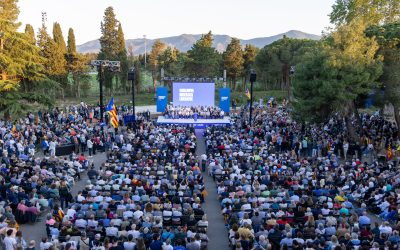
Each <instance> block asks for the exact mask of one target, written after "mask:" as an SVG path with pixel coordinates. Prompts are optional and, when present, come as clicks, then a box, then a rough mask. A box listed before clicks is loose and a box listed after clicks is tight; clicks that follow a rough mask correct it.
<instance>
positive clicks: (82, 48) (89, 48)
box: [77, 30, 321, 55]
mask: <svg viewBox="0 0 400 250" xmlns="http://www.w3.org/2000/svg"><path fill="white" fill-rule="evenodd" d="M283 36H287V37H289V38H296V39H312V40H319V39H320V38H321V37H320V36H318V35H313V34H308V33H305V32H302V31H298V30H290V31H288V32H285V33H282V34H278V35H274V36H269V37H258V38H253V39H248V40H244V39H240V42H241V44H242V45H243V46H244V45H246V44H252V45H254V46H256V47H258V48H262V47H264V46H265V45H268V44H271V43H273V42H275V41H277V40H279V39H281V38H282V37H283ZM200 38H201V35H200V34H198V35H191V34H182V35H179V36H171V37H164V38H159V39H160V40H161V41H162V42H163V43H165V44H167V45H168V46H170V47H173V48H176V49H178V50H180V51H182V52H186V51H188V50H190V48H191V47H192V45H193V44H194V43H195V42H196V41H197V40H198V39H200ZM231 39H232V37H230V36H228V35H214V42H213V46H214V47H215V48H216V49H217V50H218V51H219V52H223V51H225V49H226V47H227V45H228V44H229V43H230V41H231ZM156 40H157V39H146V48H147V52H149V51H150V50H151V46H152V45H153V43H154V41H156ZM125 42H126V47H127V49H128V48H129V47H131V48H132V49H133V53H134V54H135V55H139V54H143V53H144V52H145V40H144V38H137V39H127V40H126V41H125ZM77 50H78V52H80V53H97V52H99V51H100V42H99V40H93V41H89V42H86V43H84V44H81V45H78V46H77Z"/></svg>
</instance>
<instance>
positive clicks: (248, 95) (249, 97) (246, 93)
mask: <svg viewBox="0 0 400 250" xmlns="http://www.w3.org/2000/svg"><path fill="white" fill-rule="evenodd" d="M245 95H246V96H247V98H248V99H251V94H250V91H249V89H248V88H246V92H245Z"/></svg>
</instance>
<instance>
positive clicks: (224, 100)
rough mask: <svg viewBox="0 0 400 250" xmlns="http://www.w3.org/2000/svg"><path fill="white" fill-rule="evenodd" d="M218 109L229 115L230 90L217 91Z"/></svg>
mask: <svg viewBox="0 0 400 250" xmlns="http://www.w3.org/2000/svg"><path fill="white" fill-rule="evenodd" d="M219 107H220V108H221V109H222V110H223V111H224V112H225V113H229V111H230V108H231V89H230V88H220V89H219Z"/></svg>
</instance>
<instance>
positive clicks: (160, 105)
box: [157, 87, 168, 112]
mask: <svg viewBox="0 0 400 250" xmlns="http://www.w3.org/2000/svg"><path fill="white" fill-rule="evenodd" d="M167 104H168V88H166V87H158V88H157V112H164V111H165V108H166V107H167Z"/></svg>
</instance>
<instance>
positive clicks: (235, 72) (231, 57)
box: [222, 38, 244, 90]
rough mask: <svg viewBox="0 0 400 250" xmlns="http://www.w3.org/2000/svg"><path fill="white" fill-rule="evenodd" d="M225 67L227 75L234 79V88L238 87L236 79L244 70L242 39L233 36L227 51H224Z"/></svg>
mask: <svg viewBox="0 0 400 250" xmlns="http://www.w3.org/2000/svg"><path fill="white" fill-rule="evenodd" d="M222 56H223V59H224V67H225V69H226V71H227V77H228V78H230V79H231V80H232V83H233V87H232V88H233V89H234V90H235V89H236V79H237V77H239V76H240V75H241V74H242V72H243V63H244V59H243V51H242V47H241V45H240V40H239V39H236V38H232V40H231V42H230V43H229V44H228V46H227V48H226V51H225V52H224V53H223V55H222Z"/></svg>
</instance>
